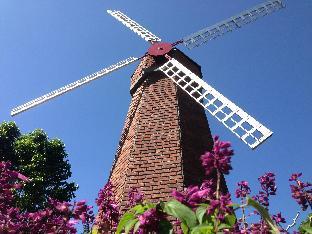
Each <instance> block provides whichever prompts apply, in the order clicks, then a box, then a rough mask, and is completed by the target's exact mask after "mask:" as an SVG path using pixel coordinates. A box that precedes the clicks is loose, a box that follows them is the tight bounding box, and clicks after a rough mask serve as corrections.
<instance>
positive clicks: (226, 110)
mask: <svg viewBox="0 0 312 234" xmlns="http://www.w3.org/2000/svg"><path fill="white" fill-rule="evenodd" d="M222 111H223V112H224V113H225V114H226V115H229V114H230V113H232V110H231V109H230V108H228V107H227V106H225V107H223V108H222Z"/></svg>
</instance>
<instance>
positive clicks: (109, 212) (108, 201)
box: [95, 182, 119, 231]
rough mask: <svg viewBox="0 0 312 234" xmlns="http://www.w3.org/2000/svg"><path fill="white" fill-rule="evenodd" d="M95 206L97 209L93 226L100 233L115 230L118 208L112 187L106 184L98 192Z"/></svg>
mask: <svg viewBox="0 0 312 234" xmlns="http://www.w3.org/2000/svg"><path fill="white" fill-rule="evenodd" d="M96 204H97V206H98V207H99V211H98V214H97V216H96V220H95V225H96V226H97V228H98V229H99V230H100V231H107V230H111V229H113V228H115V227H116V226H117V223H118V220H119V207H118V205H117V202H116V201H115V198H114V194H113V185H112V184H111V183H110V182H108V183H107V184H106V185H105V186H104V188H103V189H101V190H100V191H99V194H98V198H97V199H96Z"/></svg>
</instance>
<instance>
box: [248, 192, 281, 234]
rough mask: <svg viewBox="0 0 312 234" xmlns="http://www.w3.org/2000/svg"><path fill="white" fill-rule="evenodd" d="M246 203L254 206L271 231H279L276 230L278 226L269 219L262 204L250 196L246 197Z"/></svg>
mask: <svg viewBox="0 0 312 234" xmlns="http://www.w3.org/2000/svg"><path fill="white" fill-rule="evenodd" d="M247 205H248V206H252V207H254V208H255V209H256V210H257V211H258V212H259V213H260V215H261V217H262V218H263V219H264V221H265V222H266V223H267V224H268V225H269V226H270V228H271V232H272V233H280V231H279V230H278V227H277V226H276V224H275V223H274V221H273V220H272V219H271V217H270V214H269V212H268V211H267V209H265V208H264V207H263V206H262V205H260V204H259V203H258V202H256V201H255V200H253V199H251V198H250V197H248V198H247Z"/></svg>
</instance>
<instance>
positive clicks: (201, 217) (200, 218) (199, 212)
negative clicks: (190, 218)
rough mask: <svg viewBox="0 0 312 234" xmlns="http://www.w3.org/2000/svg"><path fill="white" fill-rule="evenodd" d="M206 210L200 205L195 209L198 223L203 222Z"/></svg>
mask: <svg viewBox="0 0 312 234" xmlns="http://www.w3.org/2000/svg"><path fill="white" fill-rule="evenodd" d="M206 212H207V208H206V207H203V206H200V207H198V208H197V209H196V217H197V220H198V221H199V224H203V222H204V219H205V214H206Z"/></svg>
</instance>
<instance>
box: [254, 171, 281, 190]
mask: <svg viewBox="0 0 312 234" xmlns="http://www.w3.org/2000/svg"><path fill="white" fill-rule="evenodd" d="M258 180H259V182H260V185H261V188H262V189H263V191H265V192H266V193H267V194H268V195H275V194H276V190H277V187H276V185H275V174H274V173H272V172H267V173H265V174H264V175H263V176H260V177H259V178H258Z"/></svg>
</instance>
